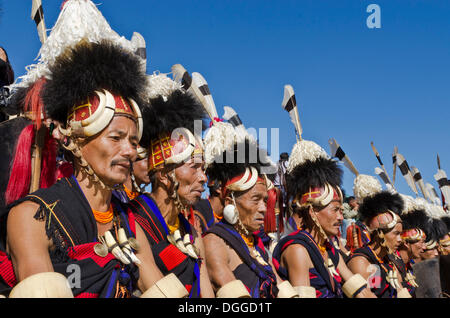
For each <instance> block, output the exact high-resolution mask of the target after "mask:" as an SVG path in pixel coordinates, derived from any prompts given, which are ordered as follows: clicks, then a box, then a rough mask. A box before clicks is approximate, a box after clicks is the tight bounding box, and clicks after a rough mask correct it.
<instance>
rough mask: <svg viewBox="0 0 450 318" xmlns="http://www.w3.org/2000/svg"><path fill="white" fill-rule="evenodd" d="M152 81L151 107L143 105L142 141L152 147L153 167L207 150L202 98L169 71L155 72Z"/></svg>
mask: <svg viewBox="0 0 450 318" xmlns="http://www.w3.org/2000/svg"><path fill="white" fill-rule="evenodd" d="M148 82H149V84H150V87H151V89H149V90H147V96H148V98H149V102H150V104H151V107H149V108H148V107H145V108H144V109H143V119H144V125H145V127H146V128H145V130H144V134H143V139H142V141H141V145H142V146H143V147H145V148H147V149H149V150H148V156H149V171H151V170H153V169H155V168H158V167H162V166H164V165H166V164H178V163H182V162H183V161H184V160H187V159H188V158H190V157H191V156H192V155H193V154H194V153H197V152H198V153H203V145H202V143H201V133H202V131H203V130H204V128H205V123H204V122H203V120H204V119H205V117H206V114H205V111H204V109H203V107H202V105H201V104H200V102H199V101H198V99H197V98H196V97H195V96H194V95H192V94H191V93H190V92H188V91H185V90H184V89H182V88H181V85H179V83H177V82H175V81H173V80H172V79H170V78H169V77H167V75H166V74H153V75H151V76H149V78H148ZM197 129H198V131H196V130H197ZM177 132H179V133H177ZM196 133H199V134H200V135H199V136H195V134H196Z"/></svg>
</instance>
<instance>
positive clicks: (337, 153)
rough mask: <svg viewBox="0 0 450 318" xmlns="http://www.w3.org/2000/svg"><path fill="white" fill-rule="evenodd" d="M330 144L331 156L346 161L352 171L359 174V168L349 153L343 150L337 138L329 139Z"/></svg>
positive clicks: (356, 174) (345, 163)
mask: <svg viewBox="0 0 450 318" xmlns="http://www.w3.org/2000/svg"><path fill="white" fill-rule="evenodd" d="M328 144H329V145H330V149H331V156H332V157H336V158H338V159H339V160H340V161H342V162H343V163H344V165H345V166H346V167H347V168H348V169H349V170H350V171H351V172H353V174H354V175H355V176H358V175H359V172H358V170H357V169H356V168H355V166H354V165H353V162H352V161H351V160H350V158H349V157H348V156H347V154H346V153H345V152H344V150H342V148H341V146H339V144H338V143H337V141H336V139H334V138H330V139H329V140H328Z"/></svg>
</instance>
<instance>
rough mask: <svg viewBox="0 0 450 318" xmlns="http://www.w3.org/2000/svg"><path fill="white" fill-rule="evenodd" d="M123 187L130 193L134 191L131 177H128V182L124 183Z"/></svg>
mask: <svg viewBox="0 0 450 318" xmlns="http://www.w3.org/2000/svg"><path fill="white" fill-rule="evenodd" d="M123 186H124V187H126V188H127V189H128V190H129V191H134V190H135V189H133V182H132V181H131V176H128V178H127V181H125V182H124V183H123Z"/></svg>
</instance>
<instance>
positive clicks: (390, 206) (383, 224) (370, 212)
mask: <svg viewBox="0 0 450 318" xmlns="http://www.w3.org/2000/svg"><path fill="white" fill-rule="evenodd" d="M403 209H404V202H403V199H402V198H401V196H400V195H399V194H398V193H394V194H393V193H391V192H389V191H381V192H378V193H376V194H375V195H371V196H368V197H366V198H364V199H363V201H362V203H361V204H360V206H359V209H358V211H359V214H360V216H361V219H362V221H364V222H365V223H366V224H367V225H368V227H369V230H371V231H374V230H378V229H379V230H384V231H390V230H392V229H393V228H394V226H395V225H396V224H397V223H399V222H401V219H400V214H401V213H402V211H403Z"/></svg>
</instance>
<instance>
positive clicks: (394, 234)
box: [384, 222, 403, 251]
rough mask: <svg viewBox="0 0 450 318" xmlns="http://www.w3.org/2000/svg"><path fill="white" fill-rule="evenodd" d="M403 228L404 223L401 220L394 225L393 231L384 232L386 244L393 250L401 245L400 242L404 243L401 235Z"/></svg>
mask: <svg viewBox="0 0 450 318" xmlns="http://www.w3.org/2000/svg"><path fill="white" fill-rule="evenodd" d="M402 230H403V225H402V223H401V222H399V223H397V224H396V225H395V226H394V228H393V229H392V230H391V231H389V232H387V233H384V240H385V242H386V246H387V247H388V248H389V249H390V250H391V251H396V250H398V248H399V247H400V244H401V243H402V236H401V234H402Z"/></svg>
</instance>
